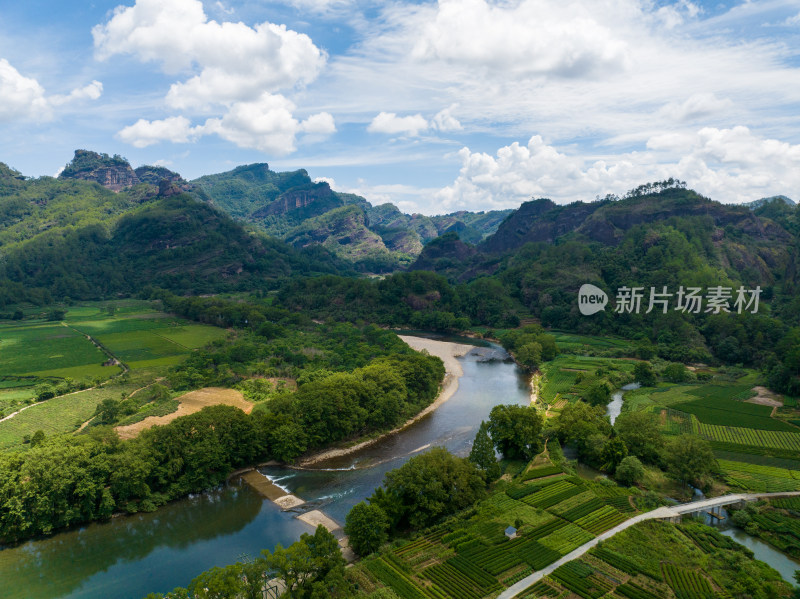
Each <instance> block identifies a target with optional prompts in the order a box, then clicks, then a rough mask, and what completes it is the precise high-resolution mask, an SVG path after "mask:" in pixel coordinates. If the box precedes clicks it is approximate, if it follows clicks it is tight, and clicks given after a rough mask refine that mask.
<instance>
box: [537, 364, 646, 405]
mask: <svg viewBox="0 0 800 599" xmlns="http://www.w3.org/2000/svg"><path fill="white" fill-rule="evenodd" d="M635 364H636V363H635V362H634V361H632V360H621V359H615V358H602V357H588V356H575V355H569V354H562V355H560V356H558V357H556V358H555V359H554V360H552V361H550V362H546V363H545V364H543V366H542V372H543V375H544V376H543V380H542V393H541V400H542V401H543V402H545V403H548V404H552V403H554V402H555V401H556V398H557V397H558V398H559V399H566V400H569V401H574V400H576V399H578V398H579V397H581V395H582V394H583V393H584V392H585V391H586V390H587V389H589V387H591V386H592V385H593V384H594V383H596V382H597V381H598V380H599V378H600V377H599V376H598V375H597V371H598V370H599V369H604V370H606V371H617V372H621V373H632V372H633V368H634V366H635Z"/></svg>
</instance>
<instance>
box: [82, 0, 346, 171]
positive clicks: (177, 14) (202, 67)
mask: <svg viewBox="0 0 800 599" xmlns="http://www.w3.org/2000/svg"><path fill="white" fill-rule="evenodd" d="M218 8H219V7H218ZM224 8H225V7H224V5H222V8H220V10H223V9H224ZM223 12H225V11H224V10H223ZM92 35H93V36H94V44H95V55H96V57H97V58H98V59H99V60H105V59H108V58H109V57H111V56H114V55H116V54H130V55H133V56H135V57H136V58H138V59H139V60H141V61H144V62H148V61H153V62H157V63H159V64H160V65H161V67H162V69H163V70H164V71H165V72H167V73H176V74H178V73H186V72H188V73H190V76H189V77H188V78H186V79H183V80H181V81H176V82H175V83H173V84H172V85H171V86H170V88H169V91H168V92H167V94H166V97H165V101H166V104H167V106H169V107H170V108H172V109H175V110H178V111H182V112H184V113H187V114H188V115H191V114H197V112H198V111H200V112H203V111H205V112H206V115H207V114H208V111H213V112H216V114H217V115H219V116H214V117H212V118H208V119H206V120H205V122H204V123H202V124H198V125H197V126H194V127H193V126H192V124H191V121H190V119H189V118H188V117H187V114H183V115H180V116H172V117H169V118H166V119H162V120H155V121H148V120H144V119H140V120H139V121H138V122H136V123H134V124H133V125H130V126H128V127H125V128H124V129H122V130H121V131H120V132H119V137H120V138H121V139H123V140H124V141H127V142H128V143H132V144H133V145H135V146H137V147H145V146H147V145H150V144H153V143H157V142H158V141H171V142H174V143H185V142H189V141H194V140H195V139H197V138H199V137H201V136H203V135H211V134H215V135H218V136H220V137H222V138H223V139H226V140H228V141H230V142H232V143H234V144H236V145H238V146H240V147H244V148H254V149H258V150H261V151H264V152H269V153H272V154H275V155H283V154H286V153H288V152H292V151H294V150H295V144H296V138H297V135H298V134H301V133H304V134H308V135H314V136H317V137H319V136H325V135H330V134H332V133H334V132H335V131H336V126H335V123H334V119H333V116H332V115H331V114H330V113H327V112H321V113H319V114H314V115H311V116H310V117H308V119H306V120H305V121H302V122H300V121H298V119H296V118H295V117H294V116H293V114H292V113H293V111H294V110H295V108H296V107H295V105H294V103H293V102H291V101H290V100H289V99H287V98H286V97H285V96H284V95H282V94H279V93H275V92H277V91H279V90H284V89H292V88H295V87H298V86H302V85H305V84H307V83H309V82H311V81H313V80H314V79H316V77H317V76H318V74H319V72H320V70H321V69H322V68H323V66H324V65H325V62H326V58H327V57H326V55H325V53H324V52H322V51H321V50H320V49H319V48H317V46H315V45H314V43H313V42H312V40H311V38H310V37H308V36H307V35H305V34H302V33H298V32H296V31H292V30H290V29H287V28H286V26H285V25H275V24H273V23H269V22H264V23H260V24H257V25H254V26H252V27H251V26H249V25H246V24H244V23H241V22H237V23H234V22H217V21H215V20H209V18H208V16H207V15H206V13H205V11H204V9H203V4H202V2H200V0H171V1H170V2H163V1H162V0H137V1H136V3H135V4H134V5H133V6H119V7H117V8H116V9H115V10H114V12H113V14H112V16H111V18H110V19H109V20H108V22H106V23H103V24H100V25H97V26H95V27H94V28H93V29H92Z"/></svg>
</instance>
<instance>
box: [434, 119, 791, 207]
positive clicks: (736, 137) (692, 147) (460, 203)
mask: <svg viewBox="0 0 800 599" xmlns="http://www.w3.org/2000/svg"><path fill="white" fill-rule="evenodd" d="M647 146H648V149H649V151H647V152H630V153H627V154H621V155H617V156H613V157H610V158H606V159H598V160H591V159H586V158H583V157H580V156H571V155H567V154H565V153H562V152H559V151H558V150H556V148H554V147H553V146H551V145H548V144H546V143H545V142H544V141H543V140H542V138H541V137H540V136H538V135H534V136H533V137H531V138H530V140H529V141H528V144H527V145H526V146H523V145H520V144H519V143H517V142H514V143H512V144H511V145H509V146H504V147H502V148H500V149H499V150H498V151H497V154H496V156H490V155H489V154H485V153H481V152H472V151H470V150H469V148H466V147H465V148H462V149H461V150H460V151H459V152H458V157H459V158H460V159H461V170H460V173H459V176H458V177H457V178H456V180H455V181H454V182H453V184H452V185H449V186H447V187H445V188H443V189H441V190H439V192H438V193H437V194H436V199H437V200H438V202H440V208H441V209H442V210H446V211H451V210H457V209H473V210H475V209H488V208H508V207H515V206H517V205H519V203H520V202H523V201H525V200H528V199H531V198H533V197H549V198H552V199H553V200H556V201H560V202H569V201H575V200H583V201H587V200H591V199H592V198H594V197H595V196H596V195H600V196H603V195H605V194H606V193H617V194H621V193H624V192H625V191H627V190H628V189H631V188H633V187H636V186H637V185H639V184H641V183H644V182H647V181H654V180H662V179H666V178H669V177H676V178H678V179H683V180H685V181H687V183H688V185H689V187H691V188H693V189H696V190H697V191H699V192H700V193H702V194H705V195H707V196H709V197H711V198H712V199H716V200H719V201H722V202H744V201H750V200H754V199H757V198H760V197H764V196H768V195H775V194H785V195H788V196H789V197H800V145H792V144H789V143H786V142H781V141H778V140H775V139H764V138H762V137H759V136H757V135H754V134H753V133H752V132H751V131H750V130H749V129H748V128H747V127H733V128H731V129H716V128H711V127H706V128H703V129H700V130H699V131H697V132H695V133H693V134H688V133H687V134H671V135H660V136H658V137H654V138H652V139H651V140H650V142H649V143H648V144H647Z"/></svg>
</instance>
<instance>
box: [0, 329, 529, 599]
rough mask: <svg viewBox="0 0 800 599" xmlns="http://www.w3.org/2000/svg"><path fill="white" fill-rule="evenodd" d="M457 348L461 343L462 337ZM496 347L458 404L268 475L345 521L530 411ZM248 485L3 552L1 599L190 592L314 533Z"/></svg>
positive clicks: (483, 356)
mask: <svg viewBox="0 0 800 599" xmlns="http://www.w3.org/2000/svg"><path fill="white" fill-rule="evenodd" d="M459 342H462V343H463V342H465V341H464V340H459ZM503 355H504V352H503V351H502V349H501V348H499V347H498V346H492V347H490V348H476V350H473V351H472V352H470V353H469V354H468V355H467V356H464V357H463V358H460V362H461V365H462V368H463V370H464V375H463V376H462V377H461V378H460V379H459V387H458V390H457V391H456V393H455V394H454V395H453V397H452V398H451V399H450V400H449V401H447V402H446V403H445V404H443V405H442V406H440V407H439V408H438V409H437V410H436V411H434V412H433V413H431V414H430V415H428V416H426V417H425V418H423V419H422V420H420V421H419V422H417V423H415V424H414V425H412V426H410V427H409V428H407V429H405V430H404V431H402V432H400V433H398V434H396V435H392V436H390V437H388V438H386V439H384V440H382V441H380V442H378V443H376V444H375V445H372V446H371V447H368V448H365V449H364V450H362V451H360V452H358V453H355V454H352V455H350V456H346V457H343V458H339V459H337V460H333V461H330V462H328V463H325V464H320V465H319V466H318V467H319V468H321V469H319V470H313V471H310V470H292V469H289V468H262V469H261V471H262V472H263V473H264V474H265V475H267V476H269V477H271V478H273V479H274V480H275V481H276V482H277V483H278V484H280V485H281V486H283V487H285V488H287V489H288V490H290V491H291V492H292V493H294V494H296V495H298V496H299V497H302V498H303V499H305V500H307V501H308V502H309V503H310V505H309V506H308V507H311V508H317V509H322V510H323V511H324V512H325V513H326V514H327V515H328V516H330V517H332V518H333V519H334V520H336V521H337V522H339V523H343V522H344V518H345V516H346V514H347V512H348V511H349V509H350V508H351V507H352V506H353V505H355V504H356V503H358V502H359V501H361V500H362V499H364V498H365V497H367V496H369V495H371V494H372V490H373V489H374V488H375V487H377V486H378V485H380V483H381V482H382V480H383V475H384V474H385V473H386V472H387V471H388V470H391V469H392V468H397V467H398V466H400V465H401V464H403V463H404V462H405V461H407V460H408V459H409V458H410V457H412V456H413V455H417V454H419V453H421V452H423V451H425V450H426V449H428V448H430V447H433V446H439V445H441V446H445V447H447V448H448V449H450V450H451V451H453V452H454V453H456V454H459V455H466V454H467V453H468V452H469V449H470V446H471V443H472V439H473V438H474V436H475V433H476V431H477V429H478V426H479V425H480V422H481V420H485V419H487V417H488V415H489V411H490V410H491V408H492V406H494V405H497V404H500V403H506V404H509V403H516V404H523V405H527V404H528V402H529V399H530V388H529V386H528V381H527V379H526V377H525V376H524V374H523V373H522V372H521V371H520V370H519V369H518V368H517V367H516V365H515V364H514V363H513V362H510V361H501V360H491V361H487V358H494V357H498V356H500V357H502V356H503ZM295 515H296V514H295V513H293V512H283V511H281V509H280V508H278V507H277V506H276V505H275V504H273V503H272V502H270V501H267V500H262V498H261V496H260V495H258V494H257V493H256V492H255V491H253V490H252V489H251V488H250V487H249V486H247V485H246V484H244V483H241V482H236V483H232V484H231V485H228V486H226V487H224V488H222V489H218V490H216V491H212V492H209V493H203V494H201V495H198V496H196V497H192V498H187V499H183V500H180V501H176V502H173V503H171V504H169V505H168V506H165V507H163V508H160V509H159V510H158V511H156V512H153V513H151V514H136V515H134V516H128V517H120V518H115V519H113V520H112V521H111V522H108V523H102V524H92V525H89V526H85V527H82V528H80V529H76V530H71V531H68V532H64V533H59V534H56V535H54V536H52V537H49V538H46V539H43V540H37V541H31V542H28V543H25V544H23V545H20V546H17V547H13V548H9V549H5V550H2V551H0V598H2V599H45V598H47V599H56V598H71V599H78V598H81V599H101V598H102V599H107V598H109V597H114V598H118V599H140V598H142V597H144V596H145V595H147V594H148V593H150V592H166V591H168V590H171V589H172V588H174V587H176V586H186V585H187V584H188V583H189V581H190V580H191V579H192V578H194V577H195V576H196V575H197V574H199V573H200V572H202V571H203V570H207V569H208V568H211V567H213V566H223V565H226V564H231V563H233V562H235V561H237V560H239V559H241V557H242V556H243V555H249V556H256V555H258V554H259V552H260V551H261V550H262V549H272V548H273V547H274V546H275V544H276V543H281V544H283V545H284V546H286V545H288V544H291V543H292V542H294V541H295V540H297V539H298V538H299V537H300V535H301V534H302V533H303V532H311V531H312V529H311V527H310V526H308V525H306V524H304V523H302V522H300V521H299V520H297V519H296V518H295Z"/></svg>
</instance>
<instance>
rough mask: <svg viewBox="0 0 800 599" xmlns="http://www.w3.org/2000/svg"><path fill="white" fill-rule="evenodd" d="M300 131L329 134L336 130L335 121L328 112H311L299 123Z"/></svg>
mask: <svg viewBox="0 0 800 599" xmlns="http://www.w3.org/2000/svg"><path fill="white" fill-rule="evenodd" d="M300 131H303V132H304V133H312V134H314V135H330V134H332V133H335V132H336V123H335V122H334V120H333V116H332V115H331V114H330V113H328V112H320V113H319V114H312V115H311V116H310V117H308V118H307V119H306V120H304V121H303V122H302V123H300Z"/></svg>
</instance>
